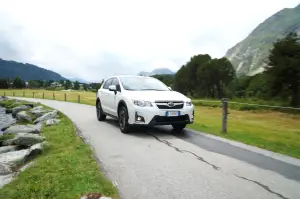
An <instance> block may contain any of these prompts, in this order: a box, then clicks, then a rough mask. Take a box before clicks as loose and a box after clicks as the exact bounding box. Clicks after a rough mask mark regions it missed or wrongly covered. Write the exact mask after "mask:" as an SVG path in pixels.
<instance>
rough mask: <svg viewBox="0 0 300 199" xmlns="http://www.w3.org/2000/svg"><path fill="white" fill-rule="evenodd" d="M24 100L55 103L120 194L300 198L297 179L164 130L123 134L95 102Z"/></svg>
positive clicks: (132, 196) (155, 129) (144, 130)
mask: <svg viewBox="0 0 300 199" xmlns="http://www.w3.org/2000/svg"><path fill="white" fill-rule="evenodd" d="M26 100H28V101H35V102H41V103H43V104H45V105H47V106H50V107H53V108H55V109H57V110H59V111H61V112H63V113H64V114H66V115H67V116H68V117H69V118H70V119H71V120H72V121H73V122H74V123H75V125H76V126H77V127H78V128H79V130H80V131H81V132H82V135H83V136H84V138H85V139H86V140H87V141H88V142H89V143H90V145H91V146H92V148H93V149H94V152H95V155H96V156H97V158H98V159H99V160H100V162H101V166H102V167H103V169H104V171H105V173H106V175H107V176H108V177H109V178H110V179H111V180H112V181H113V182H114V184H115V185H117V187H118V189H119V192H120V195H121V198H128V199H129V198H144V199H148V198H149V199H150V198H163V199H165V198H195V199H198V198H208V199H210V198H249V199H252V198H264V199H265V198H283V199H286V198H288V199H292V198H295V199H298V198H300V191H299V187H300V183H299V182H298V181H297V180H293V179H289V178H286V177H285V176H284V175H282V174H280V173H278V172H275V171H274V170H268V169H264V168H260V167H259V166H258V165H255V164H250V163H249V162H246V161H241V160H239V159H237V158H235V157H230V156H228V155H225V154H221V153H218V152H216V151H212V150H207V149H205V148H201V147H199V146H197V145H196V144H193V143H190V142H187V141H185V140H184V139H181V138H178V137H175V136H173V135H171V134H170V133H168V132H167V131H166V130H159V129H157V128H154V129H137V130H136V132H133V133H132V134H129V135H124V134H122V133H121V132H120V131H119V128H118V126H117V123H116V121H114V120H112V119H108V120H107V121H106V122H99V121H98V120H97V119H96V116H95V115H96V112H95V107H93V106H89V105H82V104H75V103H69V102H58V101H51V100H42V99H28V98H26ZM237 150H238V149H237ZM240 150H242V149H240ZM266 161H268V160H266Z"/></svg>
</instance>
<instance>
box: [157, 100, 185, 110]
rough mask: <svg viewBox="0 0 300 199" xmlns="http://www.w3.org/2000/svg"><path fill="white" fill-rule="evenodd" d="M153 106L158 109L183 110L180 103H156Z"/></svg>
mask: <svg viewBox="0 0 300 199" xmlns="http://www.w3.org/2000/svg"><path fill="white" fill-rule="evenodd" d="M155 104H156V106H157V107H158V108H159V109H182V108H183V102H182V101H156V102H155Z"/></svg>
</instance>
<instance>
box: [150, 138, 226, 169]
mask: <svg viewBox="0 0 300 199" xmlns="http://www.w3.org/2000/svg"><path fill="white" fill-rule="evenodd" d="M146 134H148V135H150V136H152V137H154V138H155V139H156V140H157V141H159V142H161V143H164V144H166V145H167V146H169V147H171V148H174V149H175V150H176V151H177V152H179V153H189V154H192V155H194V156H195V157H196V158H197V159H198V160H200V161H202V162H204V163H206V164H208V165H210V166H212V167H213V168H214V169H215V170H220V169H221V168H220V167H218V166H216V165H214V164H211V163H209V162H208V161H206V160H205V159H204V158H202V157H201V156H199V155H197V154H195V153H193V152H191V151H188V150H182V149H179V148H178V147H175V146H173V145H172V143H170V142H169V141H167V140H161V139H159V138H158V137H157V136H155V135H153V134H151V133H146Z"/></svg>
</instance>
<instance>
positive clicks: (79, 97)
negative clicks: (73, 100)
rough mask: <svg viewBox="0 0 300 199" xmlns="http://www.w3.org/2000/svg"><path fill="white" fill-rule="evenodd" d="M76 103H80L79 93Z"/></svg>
mask: <svg viewBox="0 0 300 199" xmlns="http://www.w3.org/2000/svg"><path fill="white" fill-rule="evenodd" d="M78 103H79V104H80V95H78Z"/></svg>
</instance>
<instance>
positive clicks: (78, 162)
mask: <svg viewBox="0 0 300 199" xmlns="http://www.w3.org/2000/svg"><path fill="white" fill-rule="evenodd" d="M59 119H60V120H61V122H60V123H59V124H56V125H53V126H43V128H42V131H41V132H42V135H43V136H45V137H46V139H47V142H48V145H47V147H46V148H45V149H44V152H43V153H42V154H41V155H40V156H38V157H37V158H36V159H35V160H34V164H33V166H30V167H29V168H27V169H26V170H25V171H23V172H21V173H20V174H19V175H18V176H17V177H16V179H14V180H13V181H12V182H11V183H10V184H7V185H5V186H4V187H3V188H2V189H0V198H10V199H17V198H57V199H66V198H80V197H81V196H83V195H84V194H86V193H89V192H98V193H101V194H103V195H106V196H112V197H113V198H118V194H117V190H116V188H115V187H114V186H113V185H112V183H111V182H110V181H108V180H107V179H106V178H105V176H104V174H103V173H101V172H100V171H99V170H100V168H99V166H98V164H97V162H96V160H95V159H94V158H93V154H92V150H91V149H90V147H89V146H88V144H85V143H84V142H83V141H82V140H81V138H80V137H79V136H76V131H75V128H74V126H73V124H72V122H71V121H70V120H69V119H68V118H67V117H66V116H64V115H63V114H62V113H60V112H59ZM6 139H7V138H6Z"/></svg>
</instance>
